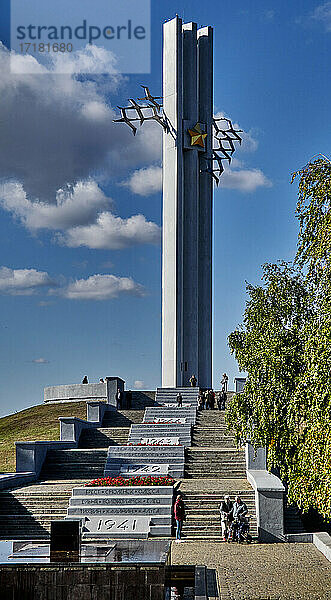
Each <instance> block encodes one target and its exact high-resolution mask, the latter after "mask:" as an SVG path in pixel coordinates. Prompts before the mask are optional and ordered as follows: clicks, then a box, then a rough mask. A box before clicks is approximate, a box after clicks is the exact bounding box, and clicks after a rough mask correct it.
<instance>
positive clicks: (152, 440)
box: [140, 437, 179, 446]
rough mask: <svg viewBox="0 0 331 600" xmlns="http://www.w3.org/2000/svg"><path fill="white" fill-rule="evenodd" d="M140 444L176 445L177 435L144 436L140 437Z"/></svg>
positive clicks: (177, 442)
mask: <svg viewBox="0 0 331 600" xmlns="http://www.w3.org/2000/svg"><path fill="white" fill-rule="evenodd" d="M140 443H141V444H160V445H164V446H178V445H179V438H178V437H144V438H140Z"/></svg>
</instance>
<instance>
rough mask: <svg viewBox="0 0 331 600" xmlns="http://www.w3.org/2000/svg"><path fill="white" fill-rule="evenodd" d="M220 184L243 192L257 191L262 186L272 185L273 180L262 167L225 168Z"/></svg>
mask: <svg viewBox="0 0 331 600" xmlns="http://www.w3.org/2000/svg"><path fill="white" fill-rule="evenodd" d="M220 186H221V187H224V188H229V189H233V190H239V191H241V192H255V190H257V189H258V188H260V187H271V186H272V183H271V181H270V180H269V179H268V178H267V177H266V176H265V175H264V173H262V171H260V169H231V168H228V167H227V168H225V170H224V173H222V175H221V179H220Z"/></svg>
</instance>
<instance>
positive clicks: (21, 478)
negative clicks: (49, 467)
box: [0, 471, 36, 490]
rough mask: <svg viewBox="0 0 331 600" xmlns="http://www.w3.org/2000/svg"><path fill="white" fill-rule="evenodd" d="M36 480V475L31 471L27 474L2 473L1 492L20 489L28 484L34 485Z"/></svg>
mask: <svg viewBox="0 0 331 600" xmlns="http://www.w3.org/2000/svg"><path fill="white" fill-rule="evenodd" d="M35 480H36V474H35V473H34V472H31V471H27V472H25V473H24V472H22V473H2V474H1V475H0V490H7V489H9V488H13V487H18V486H21V485H25V484H26V483H32V482H33V481H35Z"/></svg>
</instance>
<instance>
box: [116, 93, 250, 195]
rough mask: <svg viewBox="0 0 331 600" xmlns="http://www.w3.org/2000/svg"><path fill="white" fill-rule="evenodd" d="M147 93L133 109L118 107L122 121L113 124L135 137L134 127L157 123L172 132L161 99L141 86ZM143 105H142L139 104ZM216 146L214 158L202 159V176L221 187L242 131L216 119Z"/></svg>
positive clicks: (213, 146)
mask: <svg viewBox="0 0 331 600" xmlns="http://www.w3.org/2000/svg"><path fill="white" fill-rule="evenodd" d="M141 87H142V88H143V90H144V92H145V96H144V97H143V98H137V100H135V99H134V98H129V102H130V106H125V107H122V106H118V108H119V109H120V111H121V118H120V119H114V123H125V124H126V125H128V127H130V129H131V130H132V133H133V135H136V133H137V127H136V125H135V123H139V124H140V126H141V125H143V123H144V122H145V121H156V122H157V123H158V124H159V125H161V127H162V128H163V129H164V130H165V131H169V130H170V127H169V123H168V120H167V116H166V115H165V113H164V112H163V110H162V102H157V100H162V96H153V95H152V94H151V92H150V90H149V88H148V87H147V86H146V85H142V86H141ZM141 102H143V104H140V103H141ZM212 131H213V145H212V154H211V156H206V157H204V156H203V155H202V157H203V158H204V160H205V161H206V168H205V169H202V170H201V172H205V173H210V175H211V176H212V177H213V179H214V180H215V181H216V185H218V184H219V180H220V177H221V175H222V173H223V172H224V166H223V161H224V160H226V161H228V163H229V164H230V163H231V159H232V155H233V154H234V152H235V150H236V148H235V143H239V144H241V142H242V138H241V137H240V135H238V134H239V133H241V132H242V130H241V129H234V127H233V125H232V122H231V120H230V119H227V118H226V117H220V118H216V117H214V118H213V126H212Z"/></svg>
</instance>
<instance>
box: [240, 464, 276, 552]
mask: <svg viewBox="0 0 331 600" xmlns="http://www.w3.org/2000/svg"><path fill="white" fill-rule="evenodd" d="M247 480H248V481H249V483H250V484H251V486H252V487H253V489H254V490H255V506H256V520H257V531H258V537H259V540H260V541H261V542H276V541H277V542H279V541H280V540H281V541H284V540H285V538H284V494H285V487H284V486H283V484H282V482H281V481H280V479H278V477H276V476H275V475H272V474H271V473H269V472H268V471H263V470H257V471H248V470H247Z"/></svg>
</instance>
